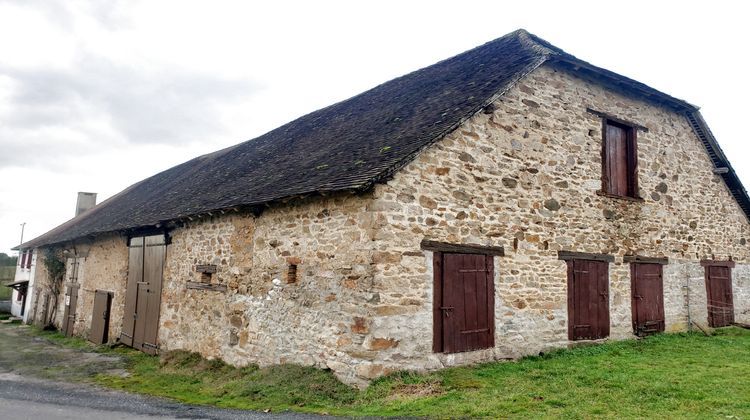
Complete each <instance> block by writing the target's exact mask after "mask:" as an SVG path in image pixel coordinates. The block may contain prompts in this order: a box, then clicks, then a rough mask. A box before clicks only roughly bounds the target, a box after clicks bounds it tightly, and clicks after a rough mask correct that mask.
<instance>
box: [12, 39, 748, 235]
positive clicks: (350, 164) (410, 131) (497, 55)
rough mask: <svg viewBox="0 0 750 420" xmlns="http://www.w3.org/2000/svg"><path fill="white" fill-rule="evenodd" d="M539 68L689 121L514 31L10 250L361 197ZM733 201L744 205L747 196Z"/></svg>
mask: <svg viewBox="0 0 750 420" xmlns="http://www.w3.org/2000/svg"><path fill="white" fill-rule="evenodd" d="M547 61H554V62H556V63H558V65H560V66H567V67H570V68H571V70H573V71H576V72H580V73H586V74H588V75H589V76H590V77H594V78H596V79H598V80H600V81H602V82H603V83H607V84H609V85H611V86H613V87H615V88H619V89H626V90H629V91H631V92H633V93H635V94H639V95H643V96H646V97H648V98H650V99H651V100H654V101H657V102H660V103H662V104H664V105H666V106H669V107H671V108H673V109H675V110H678V111H680V112H685V113H697V108H696V107H694V106H692V105H690V104H688V103H686V102H683V101H681V100H679V99H675V98H672V97H671V96H668V95H666V94H664V93H661V92H659V91H657V90H655V89H652V88H650V87H648V86H646V85H644V84H642V83H639V82H636V81H634V80H632V79H628V78H626V77H623V76H620V75H617V74H615V73H612V72H610V71H608V70H604V69H601V68H598V67H595V66H593V65H591V64H588V63H586V62H584V61H581V60H578V59H577V58H575V57H573V56H572V55H569V54H567V53H565V52H564V51H562V50H560V49H558V48H556V47H554V46H552V45H551V44H549V43H547V42H546V41H544V40H542V39H540V38H538V37H536V36H534V35H532V34H529V33H528V32H526V31H524V30H518V31H515V32H512V33H510V34H508V35H505V36H503V37H502V38H499V39H496V40H494V41H491V42H489V43H487V44H484V45H482V46H479V47H477V48H474V49H472V50H469V51H466V52H464V53H462V54H459V55H457V56H455V57H452V58H449V59H447V60H443V61H440V62H438V63H436V64H434V65H432V66H429V67H426V68H423V69H421V70H417V71H415V72H413V73H409V74H407V75H405V76H402V77H399V78H397V79H393V80H391V81H389V82H386V83H383V84H381V85H379V86H377V87H375V88H373V89H370V90H368V91H366V92H364V93H361V94H359V95H357V96H354V97H352V98H350V99H347V100H345V101H342V102H339V103H337V104H334V105H331V106H329V107H326V108H323V109H320V110H318V111H315V112H312V113H310V114H308V115H305V116H303V117H300V118H298V119H296V120H294V121H292V122H290V123H288V124H286V125H283V126H281V127H279V128H277V129H275V130H273V131H270V132H268V133H266V134H264V135H262V136H260V137H258V138H255V139H253V140H249V141H246V142H244V143H240V144H238V145H235V146H232V147H229V148H226V149H223V150H220V151H217V152H214V153H211V154H208V155H204V156H200V157H197V158H195V159H193V160H190V161H188V162H185V163H183V164H181V165H178V166H175V167H173V168H171V169H168V170H166V171H164V172H161V173H159V174H156V175H154V176H152V177H150V178H147V179H144V180H143V181H140V182H139V183H137V184H134V185H132V186H131V187H129V188H127V189H126V190H124V191H122V192H120V193H119V194H117V195H115V196H113V197H112V198H110V199H108V200H106V201H104V202H102V203H101V204H99V205H97V206H96V207H94V208H93V209H91V210H89V211H87V212H85V213H84V214H82V215H80V216H79V217H77V218H75V219H72V220H70V221H68V222H66V223H64V224H63V225H61V226H58V227H57V228H55V229H53V230H51V231H50V232H48V233H46V234H44V235H42V236H40V237H38V238H36V239H33V240H31V241H29V242H27V243H25V244H23V245H20V246H19V248H29V247H35V246H41V245H47V244H53V243H60V242H65V241H69V240H73V239H76V238H81V237H85V236H89V235H96V234H100V233H104V232H112V231H119V230H127V229H133V228H138V227H149V226H155V225H157V224H164V223H165V222H167V221H172V220H179V219H182V218H185V217H188V216H192V215H198V214H205V213H207V212H211V211H215V210H221V209H230V208H239V207H242V208H248V207H250V208H252V207H253V206H260V205H263V204H264V203H268V202H272V201H275V200H279V199H283V198H288V197H293V196H303V195H308V194H320V193H326V192H333V191H345V190H349V191H354V192H356V191H364V190H367V189H369V188H370V187H371V186H372V185H373V184H375V183H377V182H382V181H384V180H387V179H388V178H389V177H390V176H391V175H392V174H393V173H394V172H395V171H397V170H398V169H400V168H401V167H403V166H404V165H405V164H407V163H409V162H410V161H411V160H412V159H413V158H414V157H415V156H416V154H417V153H419V152H420V151H421V150H422V149H424V148H425V147H427V146H429V145H430V144H432V143H434V142H435V141H437V140H439V139H440V138H442V137H443V136H444V135H445V134H447V133H449V132H451V131H453V130H454V129H455V128H456V127H458V126H459V124H461V123H462V122H463V121H465V120H466V119H467V118H469V117H471V116H472V115H474V114H475V113H476V112H478V111H479V110H481V109H482V108H484V107H485V106H487V105H488V104H490V103H491V102H492V101H494V100H495V99H496V98H497V97H498V96H500V95H502V94H503V93H505V92H506V91H507V90H508V89H509V88H510V87H511V86H513V85H514V83H515V82H516V81H518V80H519V79H520V78H522V77H523V76H525V75H526V74H528V73H529V72H531V71H532V70H534V69H535V68H537V67H538V66H539V65H541V64H542V63H544V62H547ZM701 121H702V119H701ZM735 177H736V176H735ZM742 191H743V192H744V189H742ZM740 195H741V194H740ZM736 197H737V196H736ZM741 199H744V200H745V202H746V203H747V202H748V201H747V194H746V193H745V194H744V198H742V197H740V198H739V199H738V200H741ZM746 208H747V209H750V207H746ZM749 214H750V213H749Z"/></svg>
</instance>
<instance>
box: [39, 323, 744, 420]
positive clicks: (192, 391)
mask: <svg viewBox="0 0 750 420" xmlns="http://www.w3.org/2000/svg"><path fill="white" fill-rule="evenodd" d="M46 334H48V333H46ZM54 340H58V342H60V343H65V340H71V339H67V338H66V339H63V338H60V337H55V338H54ZM69 344H72V345H76V342H71V343H69ZM100 349H101V348H100ZM106 351H108V352H115V353H117V354H120V355H122V356H124V357H126V358H127V360H128V369H129V371H130V372H131V375H130V376H129V377H124V378H123V377H115V376H105V375H99V376H97V378H96V381H97V382H98V383H100V384H103V385H107V386H110V387H114V388H118V389H123V390H128V391H134V392H140V393H145V394H151V395H157V396H163V397H169V398H173V399H176V400H179V401H183V402H188V403H194V404H211V405H217V406H221V407H233V408H246V409H261V410H264V409H271V410H272V411H283V410H295V411H306V412H317V413H327V414H338V415H385V416H426V417H439V418H445V417H570V418H578V417H594V416H596V417H631V418H632V417H691V418H697V417H714V418H716V417H724V418H742V417H750V331H748V330H743V329H739V328H726V329H720V330H717V331H716V334H715V335H713V336H711V337H706V336H703V335H699V334H663V335H658V336H654V337H649V338H647V339H644V340H637V341H636V340H627V341H618V342H611V343H607V344H603V345H598V346H585V347H578V348H574V349H569V350H559V351H555V352H552V353H549V354H545V355H543V356H538V357H528V358H524V359H522V360H520V361H518V362H497V363H486V364H482V365H477V366H471V367H461V368H451V369H445V370H442V371H438V372H434V373H430V374H412V373H406V372H400V373H396V374H393V375H390V376H388V377H385V378H381V379H379V380H377V381H375V382H373V383H372V385H371V386H370V387H369V388H368V389H366V390H364V391H357V390H354V389H352V388H349V387H347V386H345V385H343V384H341V383H340V382H339V381H338V380H336V379H335V377H334V376H333V374H332V373H331V372H329V371H324V370H319V369H314V368H310V367H300V366H294V365H283V366H275V367H270V368H264V369H259V368H258V367H256V366H250V367H245V368H234V367H231V366H228V365H226V364H224V363H223V362H220V361H208V360H205V359H202V358H201V357H199V356H198V355H196V354H194V353H187V352H170V353H167V354H166V355H163V356H162V357H161V358H159V357H153V356H148V355H145V354H142V353H138V352H135V351H133V350H130V349H124V348H118V349H115V350H106ZM731 416H734V417H731Z"/></svg>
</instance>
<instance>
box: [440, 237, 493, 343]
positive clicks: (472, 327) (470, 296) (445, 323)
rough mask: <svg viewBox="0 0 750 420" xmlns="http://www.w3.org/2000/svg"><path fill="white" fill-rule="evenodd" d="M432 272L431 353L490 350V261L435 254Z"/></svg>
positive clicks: (481, 257)
mask: <svg viewBox="0 0 750 420" xmlns="http://www.w3.org/2000/svg"><path fill="white" fill-rule="evenodd" d="M433 269H434V274H435V277H434V279H435V281H434V288H435V291H434V302H433V306H434V312H433V313H434V315H433V324H434V330H433V351H435V352H436V353H458V352H465V351H472V350H479V349H484V348H490V347H493V346H494V345H495V285H494V278H495V276H494V265H493V257H492V256H491V255H482V254H459V253H443V252H435V254H434V260H433Z"/></svg>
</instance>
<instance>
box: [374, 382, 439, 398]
mask: <svg viewBox="0 0 750 420" xmlns="http://www.w3.org/2000/svg"><path fill="white" fill-rule="evenodd" d="M444 393H445V389H444V388H443V384H442V381H440V380H439V379H437V378H435V379H430V380H426V381H421V382H415V383H404V382H400V383H396V384H394V385H393V388H392V391H391V394H390V395H389V396H388V397H387V398H386V400H388V401H394V400H412V399H417V398H422V397H429V396H434V395H441V394H444Z"/></svg>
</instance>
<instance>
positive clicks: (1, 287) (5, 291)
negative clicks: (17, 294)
mask: <svg viewBox="0 0 750 420" xmlns="http://www.w3.org/2000/svg"><path fill="white" fill-rule="evenodd" d="M5 283H6V282H2V281H0V300H10V297H11V294H12V293H13V289H11V288H10V287H6V286H5Z"/></svg>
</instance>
